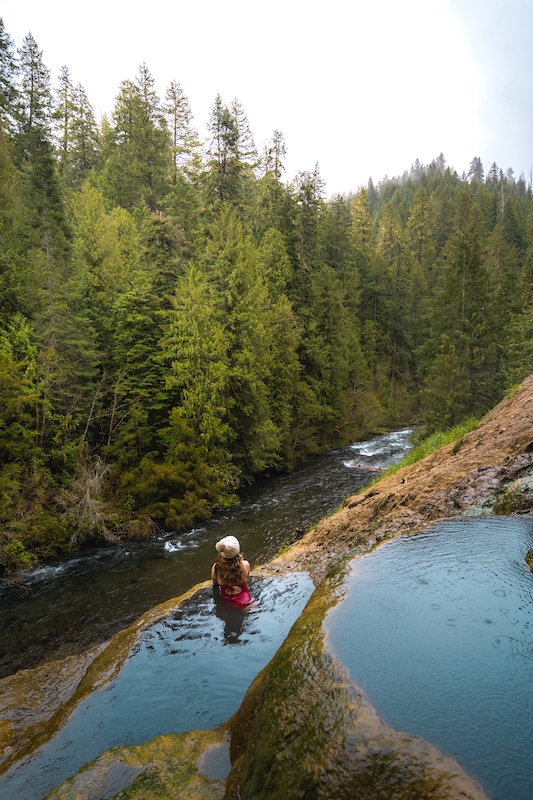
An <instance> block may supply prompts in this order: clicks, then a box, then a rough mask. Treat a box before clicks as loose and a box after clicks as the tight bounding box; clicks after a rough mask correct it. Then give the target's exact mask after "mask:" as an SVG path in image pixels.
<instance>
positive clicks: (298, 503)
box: [0, 429, 411, 677]
mask: <svg viewBox="0 0 533 800" xmlns="http://www.w3.org/2000/svg"><path fill="white" fill-rule="evenodd" d="M410 440H411V431H410V430H409V429H404V430H402V431H395V432H393V433H391V434H387V435H384V436H376V437H374V438H373V439H370V440H369V441H368V442H364V443H360V444H356V445H353V447H352V446H348V447H343V448H339V449H338V450H335V451H333V452H331V453H329V454H328V455H325V456H321V457H319V458H315V459H310V460H308V461H306V462H305V463H302V464H300V465H299V467H298V468H297V469H296V470H294V472H292V473H291V474H289V475H278V476H276V477H274V478H269V479H265V480H263V481H258V482H257V483H256V484H255V485H254V486H252V487H250V488H249V489H248V490H247V491H246V492H243V494H242V498H241V505H240V507H238V508H235V509H231V510H230V511H227V512H223V513H220V514H216V515H215V516H214V517H213V518H212V519H211V520H210V521H209V522H208V523H207V524H206V525H204V526H201V527H197V528H194V529H192V530H190V531H186V532H184V533H180V534H177V533H168V534H165V535H162V536H160V537H159V538H157V539H155V540H153V541H150V542H144V543H140V544H134V543H130V544H128V545H126V546H124V547H120V548H112V549H107V550H105V549H102V550H97V551H94V550H93V551H92V552H89V553H87V554H84V555H80V556H78V557H76V558H74V559H70V560H67V561H63V562H62V563H61V564H57V565H55V566H47V567H45V568H43V569H41V570H38V571H37V572H35V573H33V574H32V579H31V580H29V581H28V582H27V583H26V584H25V585H23V586H15V587H8V586H5V585H4V586H2V584H1V583H0V677H3V676H5V675H9V674H10V673H12V672H16V671H17V670H19V669H23V668H27V667H31V666H35V665H36V664H38V663H40V662H42V661H43V660H46V659H47V658H48V659H50V658H60V657H63V656H66V655H70V654H73V653H78V652H80V651H83V650H85V649H88V648H89V647H90V646H91V645H93V644H94V643H95V642H98V641H102V640H103V639H105V638H107V637H108V636H110V635H112V634H113V633H115V632H116V631H117V630H119V629H120V628H123V627H125V626H126V625H127V624H128V623H129V622H132V621H133V620H134V619H137V617H139V616H140V615H141V614H143V613H144V612H145V611H147V610H148V609H149V608H153V606H155V605H157V604H158V603H162V602H164V601H165V600H168V599H170V598H172V597H177V596H178V595H180V594H182V593H183V592H186V591H187V590H188V589H190V588H191V587H192V586H194V585H195V584H196V583H199V582H201V581H204V580H206V579H208V578H209V575H210V569H211V563H212V562H213V561H214V558H215V556H216V553H215V551H214V543H215V542H216V541H217V540H218V539H221V538H222V537H223V536H227V535H228V534H233V535H235V536H237V538H238V539H239V541H240V543H241V547H242V548H243V551H244V553H245V556H246V557H247V558H248V560H249V561H250V562H251V564H252V566H254V565H257V564H263V563H266V562H267V561H269V560H270V559H271V558H272V557H273V556H274V555H275V554H276V553H277V551H278V550H279V548H280V547H281V546H282V545H284V544H287V543H288V542H289V541H290V540H291V538H292V536H293V532H294V529H295V528H300V529H304V530H307V529H308V528H309V527H310V526H311V525H313V524H314V523H315V522H316V521H317V520H318V519H320V518H322V517H324V516H326V515H327V514H331V513H332V512H333V511H334V510H335V509H336V508H338V506H339V505H340V503H341V502H342V500H343V499H344V498H345V497H347V496H349V495H351V494H354V493H355V492H357V491H358V490H359V489H361V488H362V487H363V486H365V485H366V484H367V483H368V482H369V481H371V480H373V478H374V477H375V473H373V472H369V471H365V470H364V469H360V468H353V466H350V465H353V464H354V463H355V462H354V453H355V454H356V460H357V462H358V463H362V464H365V463H368V464H369V465H370V464H373V465H375V464H378V463H379V464H380V465H381V466H388V465H389V464H391V463H395V462H397V461H399V460H400V459H401V458H402V457H403V456H404V455H405V454H406V453H407V452H408V451H409V449H410V447H411V441H410Z"/></svg>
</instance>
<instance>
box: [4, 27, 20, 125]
mask: <svg viewBox="0 0 533 800" xmlns="http://www.w3.org/2000/svg"><path fill="white" fill-rule="evenodd" d="M17 67H18V65H17V59H16V56H15V45H14V43H13V40H12V39H11V37H10V35H9V34H8V33H7V31H6V29H5V27H4V20H3V19H2V18H1V17H0V120H1V122H0V127H2V128H5V130H6V131H7V132H9V133H10V134H11V135H13V134H14V132H15V130H16V127H17V108H18V87H17Z"/></svg>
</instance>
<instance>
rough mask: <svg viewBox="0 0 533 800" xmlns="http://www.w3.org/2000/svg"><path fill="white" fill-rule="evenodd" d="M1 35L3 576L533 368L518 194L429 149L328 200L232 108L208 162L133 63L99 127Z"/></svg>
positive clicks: (460, 401)
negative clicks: (289, 174) (383, 176)
mask: <svg viewBox="0 0 533 800" xmlns="http://www.w3.org/2000/svg"><path fill="white" fill-rule="evenodd" d="M0 23H1V24H0V56H1V58H0V463H1V467H0V520H1V522H2V526H3V529H2V530H4V533H3V534H2V537H3V538H2V540H1V542H0V547H1V548H2V552H3V553H4V556H2V558H3V561H2V562H1V563H2V564H3V565H4V569H16V568H17V566H18V567H22V566H24V565H25V564H28V563H29V562H30V561H31V560H32V558H33V554H38V555H39V557H41V556H45V555H51V554H54V553H59V552H64V551H65V550H68V549H69V548H70V547H75V546H79V545H80V544H81V543H83V542H85V541H87V540H90V539H91V538H93V537H99V538H102V537H103V538H108V539H110V540H114V538H115V537H116V536H121V537H122V536H134V537H137V536H144V535H147V534H149V532H150V531H151V530H153V526H154V525H155V524H156V523H157V524H158V525H160V526H162V527H164V528H183V527H187V526H188V525H191V524H192V523H193V522H194V520H195V519H200V518H206V517H207V516H209V514H211V513H212V512H213V510H214V509H216V508H220V507H224V506H227V505H229V504H231V503H234V502H236V501H237V494H238V490H239V488H240V487H241V486H243V485H244V484H246V483H248V482H251V481H253V480H254V478H255V477H256V476H258V475H259V474H262V473H269V472H272V471H275V470H282V469H290V468H291V467H293V466H294V464H295V463H296V462H297V461H298V460H299V459H301V458H305V457H306V456H308V455H310V454H313V453H320V452H324V451H325V450H326V449H328V448H330V447H332V446H336V445H340V444H343V443H346V442H348V441H353V440H354V439H357V438H360V437H362V436H364V435H366V434H368V433H370V432H373V431H375V430H377V429H380V428H381V427H383V426H389V427H390V426H395V425H399V424H405V423H408V422H412V421H413V420H420V419H423V420H424V422H425V427H424V431H425V435H428V434H433V433H435V435H436V432H437V431H439V430H443V429H451V430H452V431H455V432H456V431H457V430H458V429H457V427H456V426H457V425H460V424H462V423H464V421H465V420H468V418H470V417H471V416H481V415H482V414H484V413H485V412H486V411H487V410H488V409H489V408H490V407H491V406H492V405H494V403H495V402H496V401H498V400H499V399H500V398H501V396H502V394H503V392H504V390H505V387H506V386H507V385H510V384H513V383H517V382H520V381H521V380H523V378H524V377H526V375H527V374H529V373H530V372H531V371H533V350H532V344H531V343H532V341H533V316H532V311H531V308H532V302H531V301H532V299H533V289H532V287H533V203H532V193H531V187H529V186H527V185H526V182H525V180H524V179H523V178H520V179H519V180H515V179H514V176H513V175H512V172H510V171H507V172H504V171H503V170H501V169H500V168H499V167H498V166H497V165H496V164H493V165H492V166H491V167H490V169H489V170H488V172H487V173H485V170H484V168H483V165H482V164H481V162H480V160H479V159H478V158H475V159H474V160H473V161H472V164H471V169H470V171H469V174H468V176H466V177H462V178H461V177H460V176H459V175H458V174H457V173H456V172H455V171H454V170H452V169H451V168H449V167H447V166H446V162H445V159H444V156H443V155H442V154H441V155H440V156H439V157H438V158H437V159H435V160H434V161H433V162H432V163H431V164H429V165H427V166H423V165H422V164H420V163H419V162H418V161H417V162H416V163H415V165H414V166H413V167H412V169H411V171H410V172H408V173H407V172H406V173H405V175H404V176H402V177H401V178H393V179H391V180H389V179H387V180H384V181H383V182H381V183H379V184H374V183H373V182H372V181H369V184H368V186H367V187H365V188H362V189H360V190H359V191H358V192H357V193H356V194H355V195H353V196H349V197H341V196H336V197H333V198H331V199H330V200H326V199H325V186H324V182H323V180H322V178H321V175H320V170H319V167H318V165H316V166H315V168H314V169H312V170H308V171H302V172H300V173H299V174H298V175H297V176H296V177H295V178H294V180H292V181H289V180H287V179H286V178H285V176H284V170H285V167H284V159H285V156H286V147H285V142H284V139H283V135H282V134H281V133H280V132H279V131H275V132H274V135H273V137H272V139H271V140H270V142H269V143H268V144H267V145H266V147H265V148H264V150H263V153H262V156H261V158H259V157H258V154H257V151H256V147H255V143H254V139H253V135H252V132H251V130H250V126H249V124H248V120H247V118H246V115H245V113H244V110H243V108H242V106H241V105H240V104H239V102H238V101H237V100H234V101H233V102H232V103H231V104H229V105H226V104H225V103H224V102H223V101H222V98H221V97H220V96H219V97H217V98H215V101H214V104H213V107H212V112H211V117H210V120H209V124H208V134H209V140H208V143H207V149H206V152H205V153H204V154H202V151H201V148H200V146H199V136H198V133H197V131H196V130H195V129H194V127H193V125H192V111H191V109H190V107H189V103H188V99H187V97H186V95H185V93H184V91H183V89H182V87H181V85H180V84H179V83H178V82H177V81H172V82H171V84H170V86H169V87H168V89H167V92H166V94H165V95H164V98H165V99H164V102H161V100H160V98H159V95H158V93H157V91H156V88H155V83H154V80H153V78H152V76H151V75H150V72H149V70H148V67H147V66H146V65H145V64H143V65H142V66H141V67H140V68H139V72H138V75H137V77H136V79H135V80H125V81H123V82H122V83H121V85H120V87H119V89H118V92H117V97H116V103H115V108H114V111H113V114H112V116H111V118H110V119H107V118H104V120H103V121H102V123H101V125H100V126H98V125H96V123H95V120H94V114H93V111H92V108H91V106H90V103H89V99H88V98H87V96H86V94H85V92H84V90H83V87H81V86H74V85H73V84H72V81H71V78H70V74H69V71H68V69H67V68H66V67H64V68H63V69H62V71H61V74H60V76H59V86H58V91H57V92H56V94H55V96H54V94H53V92H52V89H51V86H50V75H49V71H48V70H47V68H46V66H45V65H44V63H43V59H42V54H41V52H40V51H39V48H38V46H37V43H36V42H35V40H34V39H33V38H32V37H31V36H28V37H27V38H26V39H25V40H24V42H23V44H22V47H21V48H20V51H19V58H18V59H16V58H15V57H14V50H13V42H11V40H10V38H9V36H8V35H7V33H6V32H5V30H4V27H3V23H2V22H1V20H0ZM450 435H451V436H453V435H455V436H456V437H458V442H457V446H460V442H461V435H465V434H464V433H463V434H460V433H451V434H450ZM430 441H431V440H430ZM427 446H437V445H436V444H434V445H433V444H431V445H426V447H427ZM413 457H415V456H413ZM502 503H503V499H502ZM6 547H7V548H8V549H7V550H6Z"/></svg>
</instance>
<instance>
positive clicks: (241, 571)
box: [211, 536, 252, 608]
mask: <svg viewBox="0 0 533 800" xmlns="http://www.w3.org/2000/svg"><path fill="white" fill-rule="evenodd" d="M215 547H216V549H217V550H218V558H217V560H216V561H215V563H214V564H213V566H212V568H211V578H212V580H213V583H214V584H215V585H216V586H218V587H219V588H220V594H221V595H222V597H223V599H224V600H226V602H228V603H231V605H233V606H237V607H239V608H246V606H249V605H250V604H251V603H252V597H251V595H250V592H249V591H248V586H247V585H246V581H247V579H248V575H249V574H250V564H249V563H248V561H245V560H244V559H243V557H242V555H241V547H240V545H239V541H238V539H236V538H235V536H226V537H225V538H224V539H221V540H220V541H219V542H217V543H216V545H215Z"/></svg>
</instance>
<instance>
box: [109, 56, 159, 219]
mask: <svg viewBox="0 0 533 800" xmlns="http://www.w3.org/2000/svg"><path fill="white" fill-rule="evenodd" d="M103 155H104V158H105V168H104V187H105V190H104V191H105V195H106V197H107V198H109V200H110V201H111V202H112V203H113V204H116V205H121V206H122V207H123V208H126V209H128V210H131V209H133V208H134V207H135V206H137V205H138V204H139V203H140V202H141V201H143V202H144V203H145V204H146V205H147V206H148V208H149V209H150V210H151V211H155V210H156V209H157V208H158V207H159V205H160V204H161V201H162V199H163V198H164V197H165V195H166V193H167V186H168V182H169V180H170V172H171V158H172V156H171V143H170V135H169V132H168V129H167V127H166V123H165V118H164V112H163V110H162V108H161V104H160V101H159V97H158V95H157V93H156V91H155V88H154V80H153V78H152V76H151V75H150V72H149V70H148V68H147V66H146V65H145V64H142V65H141V67H140V68H139V75H138V78H137V81H136V83H133V82H132V81H123V82H122V84H121V86H120V92H119V94H118V96H117V99H116V104H115V109H114V112H113V125H112V126H111V127H110V128H109V129H107V130H105V140H104V153H103Z"/></svg>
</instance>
